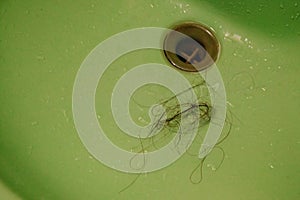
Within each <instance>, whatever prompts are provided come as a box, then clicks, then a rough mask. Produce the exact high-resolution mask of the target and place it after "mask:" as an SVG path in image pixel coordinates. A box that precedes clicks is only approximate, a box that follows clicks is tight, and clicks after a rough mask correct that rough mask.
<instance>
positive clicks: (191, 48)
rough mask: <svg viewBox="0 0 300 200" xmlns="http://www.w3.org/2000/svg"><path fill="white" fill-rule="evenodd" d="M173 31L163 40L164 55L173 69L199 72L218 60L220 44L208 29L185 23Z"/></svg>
mask: <svg viewBox="0 0 300 200" xmlns="http://www.w3.org/2000/svg"><path fill="white" fill-rule="evenodd" d="M173 30H174V31H171V32H170V33H168V35H167V36H166V38H165V41H164V54H165V56H166V57H167V59H168V60H169V62H170V63H171V64H172V65H174V66H175V67H177V68H179V69H181V70H184V71H190V72H195V71H201V70H204V69H206V68H207V67H209V66H211V65H212V64H213V63H214V62H215V61H216V60H217V59H218V56H219V51H220V44H219V42H218V40H217V38H216V36H215V35H214V33H213V31H212V30H211V29H210V28H208V27H206V26H204V25H202V24H198V23H194V22H186V23H183V24H180V25H177V26H175V27H174V28H173ZM178 32H179V33H182V34H178ZM166 49H168V50H169V51H167V50H166ZM172 52H176V53H172Z"/></svg>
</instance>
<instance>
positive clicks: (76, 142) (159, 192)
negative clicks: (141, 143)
mask: <svg viewBox="0 0 300 200" xmlns="http://www.w3.org/2000/svg"><path fill="white" fill-rule="evenodd" d="M0 5H1V6H0V16H1V17H0V21H1V27H0V35H1V38H0V51H1V56H0V73H1V75H2V78H1V79H0V92H1V96H0V103H1V109H0V113H1V116H2V117H1V120H0V199H8V200H10V199H12V200H14V199H199V198H203V199H214V200H218V199H222V200H224V199H249V200H250V199H265V200H268V199H270V200H271V199H299V198H300V192H299V186H300V171H299V169H300V160H299V159H297V158H298V157H299V152H300V136H299V134H298V129H299V126H298V125H297V123H298V120H297V116H298V113H299V111H300V107H299V103H298V99H299V97H300V92H299V86H300V81H299V78H298V75H299V69H298V66H299V64H300V57H299V50H300V49H299V47H300V23H299V21H300V2H299V1H297V0H295V1H279V0H274V1H253V0H249V1H246V2H242V1H237V0H233V1H228V2H226V1H225V2H224V1H219V0H217V1H212V0H207V1H196V0H168V1H159V0H152V1H146V0H143V1H134V0H122V1H116V0H112V1H101V0H100V1H94V0H88V1H76V2H74V1H49V2H48V1H44V2H41V1H29V2H25V1H24V2H21V1H2V2H1V3H0ZM184 21H193V22H198V23H201V24H205V25H206V26H208V27H210V28H211V29H213V30H214V32H215V35H216V37H217V39H218V40H219V42H220V44H221V53H220V56H219V58H218V60H217V62H216V65H217V67H218V69H219V71H220V73H221V75H222V78H223V81H224V85H225V87H226V95H227V108H228V113H230V115H231V117H230V118H229V119H228V120H229V123H231V124H232V129H231V131H230V134H229V136H228V137H227V139H226V140H224V142H222V143H221V144H220V145H219V148H218V149H215V150H213V151H212V152H211V153H210V154H209V155H208V156H207V159H206V160H205V162H204V163H203V167H202V176H203V177H202V181H201V183H199V184H192V183H191V181H190V179H189V177H190V174H191V172H192V171H193V169H194V168H195V167H196V166H197V165H198V163H199V162H200V161H199V159H197V157H193V156H190V155H189V154H184V155H183V156H182V157H181V158H180V159H178V160H177V161H176V162H174V163H173V164H172V165H170V166H168V167H165V168H163V169H161V170H158V171H155V172H151V173H147V174H142V175H141V176H139V178H138V179H136V181H135V182H134V184H132V185H131V186H130V187H129V188H127V189H126V190H125V191H123V192H121V193H119V191H120V190H122V189H123V188H124V187H126V186H127V185H128V184H130V183H131V182H132V181H133V180H135V178H136V177H137V176H136V175H135V174H131V173H124V172H120V171H117V170H113V169H111V168H109V167H107V166H105V165H104V164H102V163H101V162H99V161H98V160H97V159H95V157H94V156H93V155H91V154H90V153H89V151H87V149H86V148H85V146H84V145H83V143H82V141H81V139H80V137H79V136H78V132H77V130H76V127H75V125H74V120H73V113H72V93H73V86H74V81H75V79H76V75H77V72H78V70H79V68H80V66H81V64H82V62H83V61H84V59H85V58H86V57H87V55H88V54H89V52H91V50H92V49H94V48H95V47H96V46H97V45H98V44H99V43H101V42H102V41H104V40H105V39H107V38H109V37H111V36H112V35H115V34H117V33H120V32H123V31H126V30H129V29H133V28H140V27H163V28H170V27H172V26H173V25H174V24H178V23H180V22H184ZM145 40H147V38H145ZM151 62H155V63H162V64H164V65H168V66H170V68H172V66H171V65H170V64H169V63H168V62H167V60H166V59H165V58H164V55H163V53H162V52H161V51H158V50H149V49H148V50H141V51H136V52H132V53H129V54H128V55H125V56H122V57H120V58H119V59H118V60H116V61H115V62H114V63H112V64H111V66H110V68H109V69H108V70H107V71H105V73H104V75H103V77H102V79H101V80H100V82H99V85H98V88H97V93H96V98H95V99H96V101H95V107H96V111H97V116H98V120H99V123H100V124H103V128H104V129H105V130H107V131H108V132H110V133H111V135H109V136H108V137H109V138H110V139H112V140H113V141H114V143H115V144H116V145H119V146H123V147H124V148H125V147H126V146H127V147H128V145H133V144H131V143H129V142H128V141H127V137H128V136H124V135H123V134H122V131H120V130H119V129H118V127H117V126H116V125H115V123H114V122H113V121H112V119H113V116H112V114H111V111H110V110H109V108H110V99H109V98H108V97H109V95H111V93H112V90H113V87H114V85H115V83H116V82H117V81H118V80H119V78H120V77H121V76H122V75H123V74H124V73H125V72H127V71H129V70H130V69H131V68H132V67H134V66H137V65H140V64H143V63H151ZM177 71H178V72H180V73H181V74H183V75H184V76H186V77H187V79H188V80H190V81H193V80H194V76H193V74H191V73H189V72H184V71H180V70H177ZM152 89H153V88H149V87H145V88H141V89H140V96H141V98H139V99H137V101H138V102H136V104H134V103H133V104H132V108H131V113H132V116H133V118H136V119H135V120H136V122H137V123H138V124H140V125H146V124H147V120H149V117H148V113H147V112H146V111H145V109H144V107H145V105H148V104H149V103H153V101H152V100H151V99H147V98H146V97H143V94H147V95H149V92H148V91H150V90H152ZM153 90H154V91H161V94H162V95H161V96H157V93H155V95H154V94H152V97H155V99H154V100H156V101H158V100H161V99H162V98H166V96H168V95H170V94H171V93H170V91H168V90H166V89H164V88H154V89H153ZM137 104H138V105H141V106H140V107H139V108H140V110H139V109H138V106H136V105H137ZM143 105H144V106H143ZM220 148H221V149H222V151H223V152H224V158H223V159H224V160H223V162H222V165H221V166H220V167H218V168H217V166H218V164H219V163H220V160H222V158H221V156H220V155H221V154H220V152H222V151H220Z"/></svg>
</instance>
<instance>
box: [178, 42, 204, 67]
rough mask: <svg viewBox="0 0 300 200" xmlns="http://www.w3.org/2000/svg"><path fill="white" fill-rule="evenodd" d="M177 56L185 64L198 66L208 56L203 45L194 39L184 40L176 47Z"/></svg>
mask: <svg viewBox="0 0 300 200" xmlns="http://www.w3.org/2000/svg"><path fill="white" fill-rule="evenodd" d="M176 55H177V57H178V58H179V59H180V60H181V61H182V62H184V63H188V64H197V63H200V62H201V61H202V60H203V59H204V58H205V56H206V50H205V47H204V45H203V44H201V43H200V42H198V41H196V40H195V39H192V38H184V39H182V40H181V41H179V42H178V44H177V46H176Z"/></svg>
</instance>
